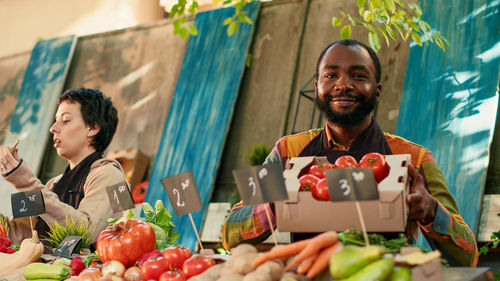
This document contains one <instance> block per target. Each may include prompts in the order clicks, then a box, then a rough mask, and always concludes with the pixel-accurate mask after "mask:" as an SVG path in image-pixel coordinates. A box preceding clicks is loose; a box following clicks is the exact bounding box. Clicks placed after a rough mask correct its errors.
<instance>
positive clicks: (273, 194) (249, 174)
mask: <svg viewBox="0 0 500 281" xmlns="http://www.w3.org/2000/svg"><path fill="white" fill-rule="evenodd" d="M233 176H234V179H235V181H236V187H238V191H239V192H240V197H241V200H243V203H244V204H245V205H247V206H248V205H255V204H260V203H265V202H275V201H281V200H286V199H288V193H287V191H286V186H285V180H284V179H283V170H282V168H281V164H279V163H273V164H267V165H262V166H252V167H250V168H245V169H239V170H234V171H233Z"/></svg>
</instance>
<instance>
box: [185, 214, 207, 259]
mask: <svg viewBox="0 0 500 281" xmlns="http://www.w3.org/2000/svg"><path fill="white" fill-rule="evenodd" d="M188 215H189V219H190V220H191V224H192V225H193V230H194V234H196V239H198V243H200V252H201V253H204V252H205V250H204V249H203V245H202V244H201V239H200V235H198V231H197V230H196V225H195V224H194V220H193V216H192V215H191V213H188Z"/></svg>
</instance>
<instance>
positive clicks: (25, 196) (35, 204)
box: [11, 190, 45, 218]
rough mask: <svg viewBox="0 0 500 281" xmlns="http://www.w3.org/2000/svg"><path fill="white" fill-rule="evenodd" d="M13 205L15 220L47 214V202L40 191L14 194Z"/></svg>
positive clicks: (12, 197)
mask: <svg viewBox="0 0 500 281" xmlns="http://www.w3.org/2000/svg"><path fill="white" fill-rule="evenodd" d="M11 203H12V215H13V216H14V218H20V217H30V216H38V215H41V214H44V213H45V202H44V201H43V196H42V191H40V190H31V191H26V192H18V193H13V194H12V195H11Z"/></svg>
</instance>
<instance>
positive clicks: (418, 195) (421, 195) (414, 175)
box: [406, 165, 437, 224]
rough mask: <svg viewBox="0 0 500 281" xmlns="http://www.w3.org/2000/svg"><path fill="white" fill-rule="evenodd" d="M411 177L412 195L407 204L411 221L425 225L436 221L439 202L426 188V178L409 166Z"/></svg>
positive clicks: (407, 198) (407, 197) (408, 197)
mask: <svg viewBox="0 0 500 281" xmlns="http://www.w3.org/2000/svg"><path fill="white" fill-rule="evenodd" d="M408 173H409V175H410V183H411V185H410V194H408V195H406V203H408V205H409V206H410V212H409V214H408V219H409V220H416V221H417V220H419V221H421V222H422V223H424V224H428V223H430V222H432V221H434V216H435V214H436V207H437V200H436V198H434V197H433V196H432V195H431V194H430V193H429V192H428V191H427V188H425V183H424V177H423V176H422V175H421V174H420V173H419V172H418V171H417V170H416V169H415V168H414V167H413V166H412V165H409V166H408Z"/></svg>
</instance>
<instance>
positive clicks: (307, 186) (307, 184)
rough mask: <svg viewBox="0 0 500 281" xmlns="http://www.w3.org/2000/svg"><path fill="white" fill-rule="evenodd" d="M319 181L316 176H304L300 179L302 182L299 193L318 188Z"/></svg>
mask: <svg viewBox="0 0 500 281" xmlns="http://www.w3.org/2000/svg"><path fill="white" fill-rule="evenodd" d="M318 181H319V178H318V177H316V176H314V175H311V174H305V175H303V176H302V177H300V178H299V182H300V188H299V191H310V190H311V189H313V188H315V187H316V184H317V183H318Z"/></svg>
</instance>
